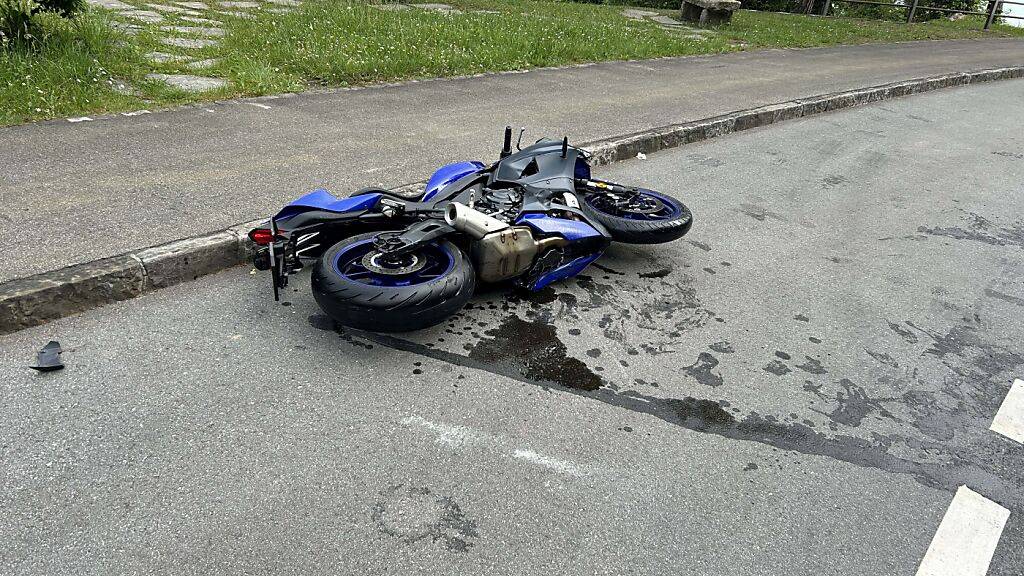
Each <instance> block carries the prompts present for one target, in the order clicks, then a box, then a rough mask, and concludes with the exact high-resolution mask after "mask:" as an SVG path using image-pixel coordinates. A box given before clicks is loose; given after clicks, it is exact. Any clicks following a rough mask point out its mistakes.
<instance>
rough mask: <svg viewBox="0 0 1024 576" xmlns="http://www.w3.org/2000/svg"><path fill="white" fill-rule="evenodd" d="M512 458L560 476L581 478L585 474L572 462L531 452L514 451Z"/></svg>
mask: <svg viewBox="0 0 1024 576" xmlns="http://www.w3.org/2000/svg"><path fill="white" fill-rule="evenodd" d="M512 457H513V458H519V459H520V460H526V461H527V462H532V463H534V464H537V465H539V466H544V467H546V468H551V469H552V470H554V471H556V472H561V473H562V474H568V475H570V476H583V475H585V474H586V472H584V471H583V470H582V469H580V467H579V466H577V465H575V464H573V463H572V462H567V461H565V460H559V459H557V458H552V457H550V456H545V455H543V454H537V453H536V452H534V451H533V450H516V451H515V452H513V453H512Z"/></svg>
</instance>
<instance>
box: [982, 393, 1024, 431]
mask: <svg viewBox="0 0 1024 576" xmlns="http://www.w3.org/2000/svg"><path fill="white" fill-rule="evenodd" d="M988 429H989V430H991V431H993V432H996V433H999V434H1002V435H1003V436H1006V437H1007V438H1009V439H1011V440H1016V441H1017V442H1020V443H1021V444H1024V380H1014V381H1013V386H1010V392H1009V393H1007V394H1006V398H1005V399H1003V403H1002V405H1001V406H999V411H998V412H996V417H995V418H994V419H993V420H992V425H991V426H989V427H988Z"/></svg>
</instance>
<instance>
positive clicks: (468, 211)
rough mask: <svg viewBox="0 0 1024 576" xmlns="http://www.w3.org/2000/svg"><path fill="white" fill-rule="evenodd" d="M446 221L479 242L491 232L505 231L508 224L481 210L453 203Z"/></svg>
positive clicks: (450, 205)
mask: <svg viewBox="0 0 1024 576" xmlns="http://www.w3.org/2000/svg"><path fill="white" fill-rule="evenodd" d="M444 221H445V222H447V223H448V225H449V226H451V227H452V228H455V229H456V230H458V231H459V232H462V233H465V234H468V235H469V236H472V237H473V238H474V239H476V240H479V239H481V238H483V237H484V236H486V235H488V234H490V233H491V232H497V231H498V230H504V229H505V228H508V224H506V223H504V222H502V221H501V220H498V219H497V218H492V217H490V216H488V215H487V214H484V213H483V212H480V211H479V210H474V209H472V208H470V207H469V206H466V205H465V204H460V203H458V202H452V203H451V204H449V205H448V208H446V209H445V211H444Z"/></svg>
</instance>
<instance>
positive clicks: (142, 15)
mask: <svg viewBox="0 0 1024 576" xmlns="http://www.w3.org/2000/svg"><path fill="white" fill-rule="evenodd" d="M118 14H120V15H122V16H125V17H127V18H132V19H134V20H139V21H140V22H146V23H147V24H156V23H158V22H163V20H164V17H163V16H162V15H160V13H159V12H153V11H151V10H122V11H120V12H118Z"/></svg>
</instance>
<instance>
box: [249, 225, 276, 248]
mask: <svg viewBox="0 0 1024 576" xmlns="http://www.w3.org/2000/svg"><path fill="white" fill-rule="evenodd" d="M249 239H250V240H252V241H253V242H255V243H256V244H257V245H259V246H266V245H267V244H270V242H271V241H272V240H273V239H274V234H273V233H272V232H271V231H270V229H269V228H254V229H253V230H250V231H249Z"/></svg>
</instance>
